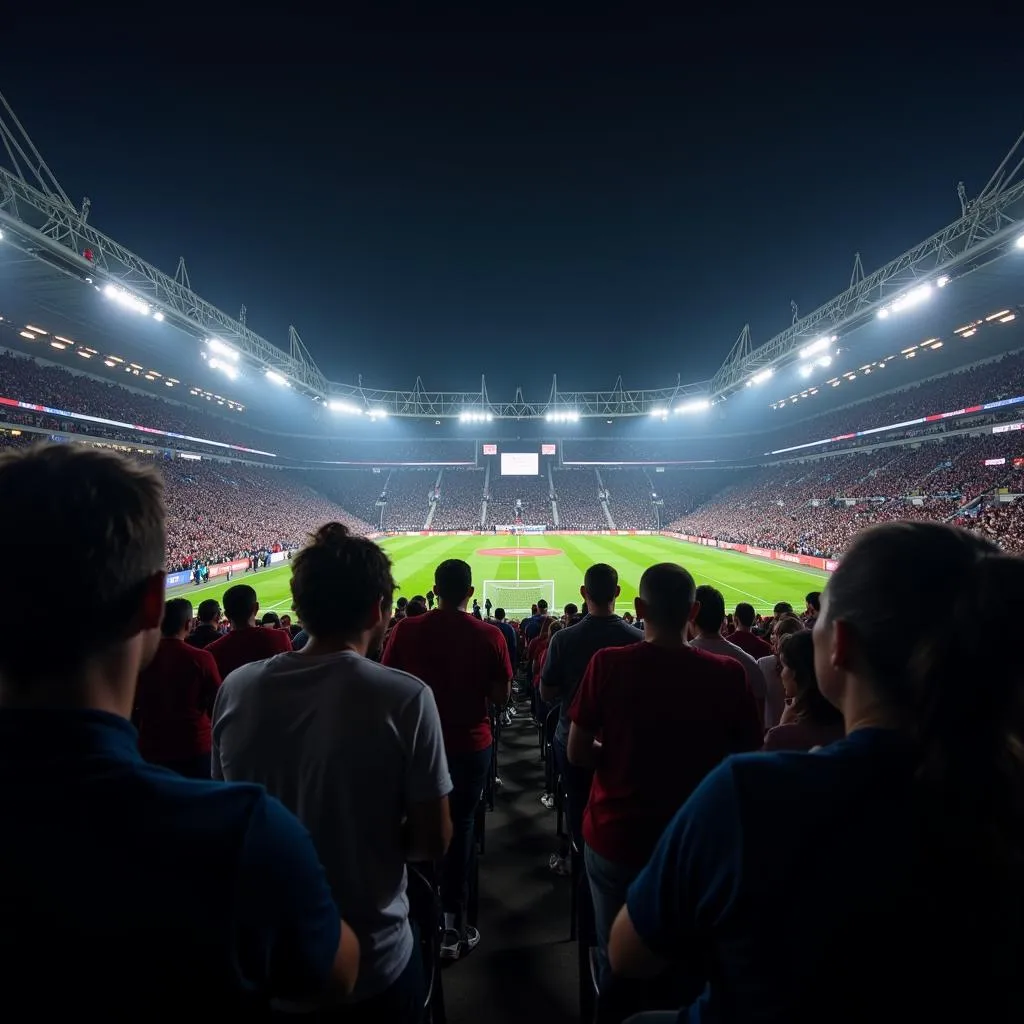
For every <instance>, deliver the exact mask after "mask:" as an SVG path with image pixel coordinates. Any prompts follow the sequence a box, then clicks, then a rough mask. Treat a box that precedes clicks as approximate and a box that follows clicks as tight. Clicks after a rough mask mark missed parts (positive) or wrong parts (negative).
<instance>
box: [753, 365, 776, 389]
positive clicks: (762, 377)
mask: <svg viewBox="0 0 1024 1024" xmlns="http://www.w3.org/2000/svg"><path fill="white" fill-rule="evenodd" d="M774 373H775V370H774V369H773V368H772V367H770V366H767V367H765V369H763V370H760V371H758V372H757V373H755V374H754V376H753V377H751V378H750V380H748V381H747V387H748V388H749V387H753V386H755V385H757V384H763V383H764V382H765V381H766V380H771V378H772V375H773V374H774Z"/></svg>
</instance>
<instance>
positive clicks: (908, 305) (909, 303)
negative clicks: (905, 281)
mask: <svg viewBox="0 0 1024 1024" xmlns="http://www.w3.org/2000/svg"><path fill="white" fill-rule="evenodd" d="M931 294H932V286H931V284H930V283H925V284H919V285H918V286H917V287H916V288H911V289H910V291H909V292H906V293H905V294H903V295H901V296H899V298H897V299H894V300H893V301H892V302H890V303H889V305H888V306H883V307H882V308H881V309H880V310H879V311H878V319H879V320H885V319H886V318H887V317H888V316H889V315H890V314H891V313H903V312H905V311H906V310H908V309H914V308H915V307H917V306H920V305H921V303H922V302H927V301H928V299H930V298H931Z"/></svg>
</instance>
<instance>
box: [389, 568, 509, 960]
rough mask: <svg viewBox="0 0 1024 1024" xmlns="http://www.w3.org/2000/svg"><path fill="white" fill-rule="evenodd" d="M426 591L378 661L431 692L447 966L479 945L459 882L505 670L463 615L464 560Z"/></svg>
mask: <svg viewBox="0 0 1024 1024" xmlns="http://www.w3.org/2000/svg"><path fill="white" fill-rule="evenodd" d="M434 593H435V595H436V596H437V602H438V606H437V608H436V609H435V610H434V611H431V612H427V613H426V614H424V615H417V616H411V617H408V618H404V619H401V620H399V621H398V622H397V623H395V627H394V629H393V630H392V631H391V636H390V637H389V639H388V643H387V647H386V648H385V649H384V656H383V658H382V661H383V664H385V665H389V666H391V667H392V668H398V669H402V670H403V671H404V672H409V673H410V674H412V675H414V676H418V677H419V678H420V679H422V680H423V681H424V682H425V683H426V684H427V685H428V686H429V687H430V688H431V689H432V690H433V691H434V700H435V701H436V703H437V710H438V713H439V714H440V716H441V731H442V733H443V735H444V746H445V753H446V754H447V755H448V770H449V772H450V773H451V778H452V792H451V793H450V794H449V797H448V801H449V807H450V808H451V816H452V841H451V846H449V848H448V853H447V855H446V857H445V859H444V865H443V869H442V875H441V903H442V906H443V909H444V925H445V935H444V939H443V942H442V947H441V954H442V956H444V957H445V958H446V959H451V960H454V959H457V958H458V956H459V954H460V953H461V951H462V950H463V949H464V948H465V949H472V948H473V947H474V946H476V944H477V943H478V942H479V941H480V933H479V932H478V931H477V930H476V928H471V927H469V926H468V924H467V923H466V921H465V907H466V883H467V881H468V879H469V872H470V869H471V867H472V860H473V849H474V847H473V824H474V821H475V819H476V809H477V805H478V804H479V802H480V795H481V793H482V791H483V788H484V784H485V783H486V781H487V772H488V770H489V768H490V764H491V742H492V736H491V718H490V706H491V705H492V704H496V705H498V706H499V707H502V706H504V705H505V703H506V702H507V701H508V696H509V685H510V683H511V680H512V664H511V662H510V661H509V656H508V644H506V643H505V637H504V636H503V635H502V633H501V630H500V629H498V627H497V626H495V625H492V624H491V623H489V622H483V621H482V620H480V619H476V618H474V617H473V616H472V615H469V614H468V613H467V612H466V607H467V605H468V604H469V601H470V599H471V598H472V596H473V575H472V571H471V570H470V567H469V565H468V564H467V563H466V562H463V561H461V560H459V559H457V558H451V559H449V560H448V561H446V562H442V563H441V564H440V565H439V566H438V567H437V569H436V570H435V572H434Z"/></svg>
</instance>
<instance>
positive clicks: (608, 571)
mask: <svg viewBox="0 0 1024 1024" xmlns="http://www.w3.org/2000/svg"><path fill="white" fill-rule="evenodd" d="M583 589H584V590H585V591H586V592H587V599H588V600H589V601H590V602H591V603H592V604H595V605H600V606H606V605H610V604H611V603H612V602H613V601H614V600H615V598H616V597H617V596H618V593H619V573H618V571H617V570H616V569H615V567H614V566H611V565H607V564H605V563H604V562H597V563H596V564H595V565H592V566H591V567H590V568H589V569H588V570H587V571H586V573H585V574H584V576H583Z"/></svg>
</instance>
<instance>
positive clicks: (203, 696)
mask: <svg viewBox="0 0 1024 1024" xmlns="http://www.w3.org/2000/svg"><path fill="white" fill-rule="evenodd" d="M200 653H202V654H206V657H205V658H203V659H202V661H203V678H202V682H201V684H200V687H201V688H200V693H199V710H200V711H205V712H206V713H207V714H208V715H210V716H211V717H212V716H213V705H214V702H215V701H216V699H217V692H218V691H219V690H220V684H221V678H220V669H218V668H217V662H215V661H214V660H213V655H212V654H207V653H206V651H201V652H200Z"/></svg>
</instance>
